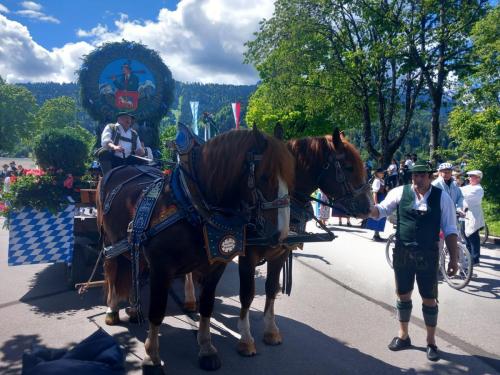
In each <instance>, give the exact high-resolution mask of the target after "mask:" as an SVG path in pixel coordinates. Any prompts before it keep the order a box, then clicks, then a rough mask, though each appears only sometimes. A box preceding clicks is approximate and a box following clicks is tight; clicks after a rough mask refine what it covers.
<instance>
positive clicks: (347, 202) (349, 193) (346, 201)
mask: <svg viewBox="0 0 500 375" xmlns="http://www.w3.org/2000/svg"><path fill="white" fill-rule="evenodd" d="M344 159H345V154H341V155H337V154H335V153H329V154H328V157H327V158H326V160H327V161H326V163H325V164H324V165H323V166H322V169H321V173H320V174H319V176H318V179H317V181H316V183H317V186H320V183H321V179H322V178H323V177H324V176H325V174H326V173H327V172H328V171H329V170H330V168H331V166H332V165H333V166H334V168H335V181H336V182H337V183H339V184H340V185H341V187H342V189H343V194H342V195H341V196H340V198H335V199H333V198H330V197H329V199H330V201H331V205H332V207H334V208H340V209H342V210H344V211H346V213H348V214H352V213H353V212H356V211H357V208H358V204H357V203H356V201H355V198H356V197H357V196H359V195H360V194H366V193H367V192H368V190H369V189H370V185H369V184H367V183H366V184H363V185H361V187H359V188H357V189H355V188H353V186H352V185H351V183H350V182H349V181H348V180H347V178H346V175H345V173H344V169H343V168H342V165H341V163H340V162H341V161H342V160H344Z"/></svg>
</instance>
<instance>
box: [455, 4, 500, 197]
mask: <svg viewBox="0 0 500 375" xmlns="http://www.w3.org/2000/svg"><path fill="white" fill-rule="evenodd" d="M499 18H500V8H498V7H497V8H495V9H493V10H492V11H491V12H489V14H488V15H487V16H486V17H485V18H484V19H482V20H481V21H479V22H478V23H477V24H476V25H475V26H474V28H473V32H472V35H471V36H472V40H473V42H474V43H473V49H472V54H471V59H472V61H473V62H475V63H474V64H473V68H472V74H469V75H467V77H464V78H463V80H462V81H461V88H460V91H459V92H460V96H459V102H458V104H459V105H457V106H456V107H455V108H454V110H453V111H452V113H451V115H450V124H449V125H450V135H451V137H452V139H453V140H454V142H455V144H456V153H457V154H459V155H466V157H467V159H468V162H469V168H478V169H481V170H482V171H483V172H484V179H483V182H482V183H483V185H484V187H485V189H486V191H487V194H488V195H489V196H490V197H492V198H493V200H494V201H495V202H496V203H497V204H500V190H499V189H498V186H500V164H499V160H500V100H499V93H500V90H499V88H500V87H499V82H500V54H499V51H500V48H499V47H500V26H499V23H498V19H499Z"/></svg>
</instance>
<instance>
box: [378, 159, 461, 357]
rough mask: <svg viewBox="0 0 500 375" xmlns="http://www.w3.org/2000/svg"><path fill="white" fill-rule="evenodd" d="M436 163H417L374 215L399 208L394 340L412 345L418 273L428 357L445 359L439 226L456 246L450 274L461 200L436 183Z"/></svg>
mask: <svg viewBox="0 0 500 375" xmlns="http://www.w3.org/2000/svg"><path fill="white" fill-rule="evenodd" d="M432 172H433V169H432V168H431V167H430V166H429V165H426V164H420V163H419V164H415V165H414V166H413V167H412V168H411V174H412V183H411V184H408V185H404V186H398V187H397V188H395V189H392V190H391V191H390V192H389V194H388V195H387V197H386V198H385V200H384V201H383V202H381V203H379V204H377V205H375V206H374V207H373V208H372V211H371V212H370V216H371V217H373V218H382V217H386V216H388V215H390V214H391V213H392V212H393V211H395V210H397V218H398V224H397V230H396V247H395V250H394V257H393V264H394V275H395V280H396V293H397V297H398V299H397V304H396V307H397V316H398V319H399V334H398V336H396V337H394V338H393V339H392V341H391V343H390V344H389V349H390V350H392V351H398V350H402V349H407V348H409V347H411V340H410V337H409V335H408V324H409V321H410V316H411V310H412V301H411V294H412V291H413V286H414V283H415V279H416V280H417V285H418V291H419V293H420V295H421V297H422V312H423V316H424V321H425V326H426V328H427V351H426V352H427V358H428V359H429V360H431V361H437V360H438V359H439V353H438V350H437V346H436V341H435V333H436V325H437V317H438V305H437V282H438V280H437V275H438V266H439V249H438V243H439V231H440V229H441V230H442V231H443V233H444V236H445V241H446V246H447V247H448V249H449V252H450V262H449V264H448V274H449V275H454V274H455V273H456V272H457V269H458V265H457V233H458V232H457V226H456V219H455V205H454V204H453V202H452V200H451V198H450V196H449V195H448V194H446V193H444V192H443V191H442V190H441V189H439V188H437V187H435V186H432V185H431V177H432Z"/></svg>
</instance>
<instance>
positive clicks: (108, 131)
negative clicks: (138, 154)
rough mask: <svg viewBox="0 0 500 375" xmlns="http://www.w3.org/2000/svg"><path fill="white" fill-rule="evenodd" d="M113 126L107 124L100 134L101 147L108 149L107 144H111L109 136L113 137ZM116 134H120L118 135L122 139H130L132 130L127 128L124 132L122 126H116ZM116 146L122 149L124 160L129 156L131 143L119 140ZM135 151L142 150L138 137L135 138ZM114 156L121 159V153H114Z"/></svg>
mask: <svg viewBox="0 0 500 375" xmlns="http://www.w3.org/2000/svg"><path fill="white" fill-rule="evenodd" d="M114 125H115V124H108V125H106V127H105V128H104V130H103V131H102V134H101V146H102V147H106V148H109V147H108V144H109V142H113V140H112V139H111V136H112V135H113V129H112V127H113V126H114ZM118 132H119V133H120V135H121V136H122V137H125V138H128V139H132V128H129V129H128V130H126V131H125V129H123V126H121V125H119V124H118ZM118 144H119V145H120V146H122V147H123V150H124V153H125V157H126V158H127V157H129V156H130V154H131V153H132V142H126V141H123V140H121V139H120V141H119V142H118ZM135 149H136V151H137V150H142V146H141V141H140V139H139V136H137V141H136V145H135ZM115 156H118V157H119V158H123V153H122V152H120V151H115Z"/></svg>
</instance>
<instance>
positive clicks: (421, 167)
mask: <svg viewBox="0 0 500 375" xmlns="http://www.w3.org/2000/svg"><path fill="white" fill-rule="evenodd" d="M410 172H411V173H426V172H428V173H431V172H435V170H434V168H432V167H431V166H430V165H429V164H427V163H425V164H415V165H414V166H413V167H412V168H411V170H410Z"/></svg>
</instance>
